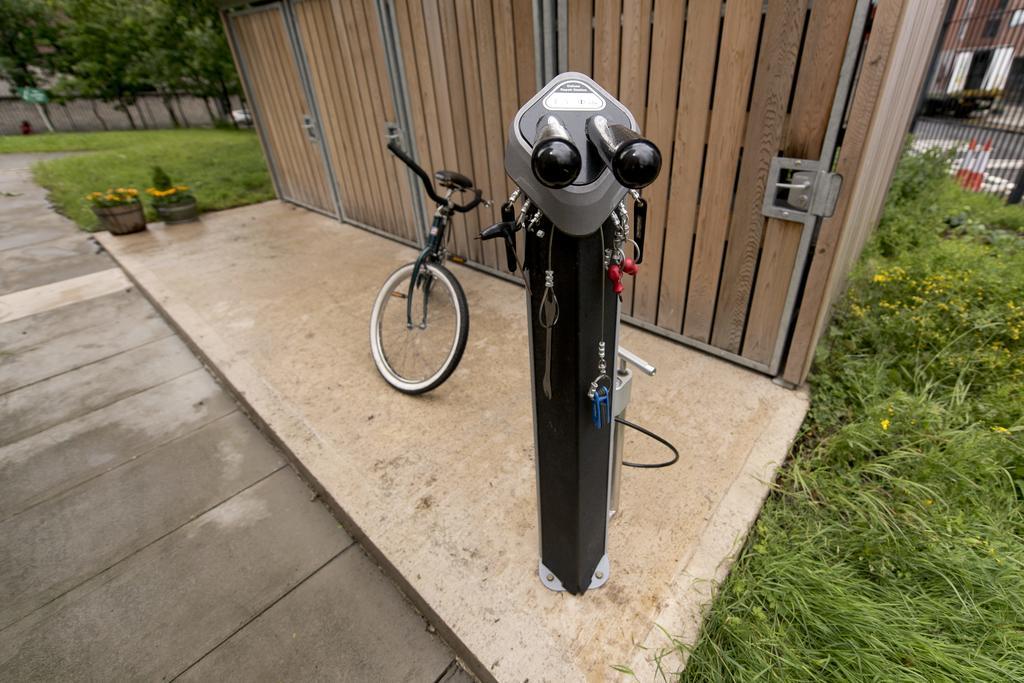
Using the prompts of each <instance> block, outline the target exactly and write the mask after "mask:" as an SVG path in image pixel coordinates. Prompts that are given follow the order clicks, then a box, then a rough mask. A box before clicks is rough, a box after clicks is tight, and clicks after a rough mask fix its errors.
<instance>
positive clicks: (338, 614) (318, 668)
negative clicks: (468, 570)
mask: <svg viewBox="0 0 1024 683" xmlns="http://www.w3.org/2000/svg"><path fill="white" fill-rule="evenodd" d="M439 645H440V643H439V642H438V638H437V636H436V635H433V634H431V633H430V632H428V630H427V623H426V622H425V621H424V620H423V618H422V617H420V616H419V615H417V614H416V613H414V612H412V611H411V610H410V609H409V605H408V603H406V602H405V600H403V599H402V597H401V596H400V595H399V594H398V592H397V591H395V587H394V586H393V585H392V584H391V582H390V581H389V580H388V579H387V578H385V577H384V575H383V574H382V573H381V571H380V569H378V567H377V566H376V565H375V564H374V563H373V562H372V561H370V560H369V558H367V557H366V554H365V553H364V552H363V551H362V550H361V549H360V548H358V547H352V548H350V549H348V550H346V551H345V552H344V553H342V554H341V555H340V556H339V557H336V558H334V559H333V560H331V562H330V563H328V564H327V566H325V567H324V568H323V569H321V570H319V571H318V572H317V573H316V574H314V575H313V576H311V577H310V578H308V579H307V580H306V581H305V582H303V584H302V585H300V586H299V587H297V588H296V589H295V590H294V591H292V592H291V593H289V594H288V595H286V596H285V597H284V598H282V599H281V601H280V602H278V603H276V604H275V605H274V606H273V607H271V608H270V609H268V610H267V611H266V612H264V613H263V614H261V615H260V616H259V617H257V618H256V619H255V620H254V621H253V622H252V623H251V624H249V625H248V626H247V627H246V628H245V629H244V630H242V631H240V632H239V633H237V634H235V635H234V636H232V637H231V638H230V639H228V640H227V641H226V642H225V643H224V644H223V645H221V646H220V647H218V648H217V649H216V650H214V651H213V652H212V653H210V655H209V656H208V657H205V658H204V659H202V660H201V661H199V662H198V663H197V664H196V665H195V666H194V667H193V668H191V669H189V670H188V671H187V672H186V673H185V675H184V676H182V678H181V680H183V681H240V682H241V681H255V680H276V681H284V680H295V681H353V682H361V681H427V682H430V683H433V682H434V681H437V680H438V679H439V678H441V677H442V675H443V674H445V673H446V670H447V668H448V666H449V664H450V663H451V655H450V654H449V653H448V651H447V649H446V648H442V647H438V646H439Z"/></svg>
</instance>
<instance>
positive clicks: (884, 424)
mask: <svg viewBox="0 0 1024 683" xmlns="http://www.w3.org/2000/svg"><path fill="white" fill-rule="evenodd" d="M880 424H881V425H882V431H886V432H887V431H889V424H890V423H889V418H885V419H884V420H882V422H881V423H880Z"/></svg>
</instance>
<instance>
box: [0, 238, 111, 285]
mask: <svg viewBox="0 0 1024 683" xmlns="http://www.w3.org/2000/svg"><path fill="white" fill-rule="evenodd" d="M108 268H110V259H109V258H108V257H107V255H106V254H102V253H97V249H96V246H95V245H94V244H93V243H92V242H90V241H89V240H88V237H87V236H86V235H85V234H84V233H81V232H75V233H71V234H69V235H66V236H65V237H59V238H57V239H55V240H48V241H46V242H37V243H35V244H31V245H28V246H25V247H21V248H18V249H7V250H4V251H0V295H3V294H8V293H10V292H16V291H18V290H22V289H29V288H31V287H38V286H40V285H46V284H50V283H52V282H58V281H60V280H67V279H70V278H74V277H78V276H80V275H88V274H89V273H95V272H96V271H99V270H106V269H108Z"/></svg>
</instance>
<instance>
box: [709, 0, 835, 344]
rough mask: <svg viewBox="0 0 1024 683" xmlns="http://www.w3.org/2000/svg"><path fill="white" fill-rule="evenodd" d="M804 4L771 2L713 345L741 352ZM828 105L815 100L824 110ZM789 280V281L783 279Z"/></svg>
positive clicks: (788, 0)
mask: <svg viewBox="0 0 1024 683" xmlns="http://www.w3.org/2000/svg"><path fill="white" fill-rule="evenodd" d="M806 13H807V0H769V1H768V11H767V14H766V16H765V24H764V39H763V40H762V44H761V52H760V55H759V56H758V60H757V61H758V64H757V75H756V76H755V78H754V94H753V98H752V99H751V104H750V113H749V115H748V123H747V132H746V135H745V137H744V141H743V160H742V162H741V164H740V180H739V185H738V186H737V188H736V197H735V199H734V202H733V210H732V220H731V221H730V224H729V233H728V235H729V236H728V245H727V247H726V252H725V267H724V268H723V269H722V278H721V283H720V286H719V295H718V303H717V311H716V313H715V323H714V330H713V333H712V336H711V343H712V344H713V345H715V346H717V347H719V348H722V349H725V350H726V351H730V352H732V353H739V350H740V342H741V340H742V338H743V330H744V327H745V325H744V323H745V322H746V318H747V302H748V301H749V299H750V288H751V285H752V283H753V280H754V271H755V269H756V268H757V257H758V252H759V251H760V247H761V238H762V236H763V230H764V214H762V213H761V208H762V206H763V203H764V189H765V185H766V184H767V182H768V167H769V166H770V165H771V162H772V159H773V158H774V157H775V156H776V155H777V154H778V153H779V150H780V148H781V147H782V133H783V123H784V122H785V120H786V110H787V108H788V105H789V93H790V90H791V89H792V85H793V75H794V70H795V69H796V58H797V53H798V52H799V50H800V38H801V36H802V35H803V25H804V16H805V15H806ZM825 101H826V100H824V99H823V100H819V103H820V104H821V105H822V107H821V108H825V107H824V106H823V104H824V102H825ZM787 279H788V278H787Z"/></svg>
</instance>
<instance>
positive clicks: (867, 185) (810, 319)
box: [783, 0, 944, 383]
mask: <svg viewBox="0 0 1024 683" xmlns="http://www.w3.org/2000/svg"><path fill="white" fill-rule="evenodd" d="M943 14H944V7H943V6H942V5H941V4H939V3H907V2H903V1H902V0H879V3H878V6H877V11H876V14H875V20H874V23H873V25H872V29H871V37H870V39H869V41H868V46H867V49H866V52H865V58H864V67H863V70H862V72H861V75H860V78H859V80H858V84H857V88H856V90H855V92H854V98H853V104H852V106H851V110H850V115H849V119H848V125H847V130H846V135H845V137H844V142H843V147H842V148H841V150H840V155H839V162H838V165H837V171H838V172H839V173H841V174H843V177H844V178H845V183H852V188H851V187H850V185H847V187H846V190H845V191H844V192H843V193H841V194H840V199H839V206H837V208H836V213H835V214H834V215H833V217H832V218H829V219H825V220H823V221H822V224H821V230H820V233H819V237H818V243H817V247H816V249H815V254H814V258H813V260H812V261H811V268H810V272H809V274H808V278H807V287H806V290H805V293H804V301H803V303H802V304H801V307H800V314H799V316H798V317H797V320H796V324H795V328H794V333H793V339H792V342H791V345H790V349H791V350H790V354H789V356H788V357H787V360H786V367H785V371H784V373H783V378H784V379H786V380H787V381H790V382H793V383H799V382H801V381H803V379H804V377H805V376H806V373H807V371H808V369H809V368H810V364H811V360H812V359H813V351H814V344H815V343H816V342H817V340H818V338H819V337H820V336H821V334H822V332H823V331H824V329H825V326H826V325H827V322H828V316H829V312H830V307H831V303H832V302H833V301H834V300H835V297H837V296H838V295H839V294H840V293H841V292H842V290H843V288H844V284H845V278H846V275H847V273H848V272H849V269H850V267H851V266H852V264H853V262H854V260H855V259H856V256H857V254H858V252H859V251H860V248H861V246H862V245H863V243H864V240H865V239H866V238H867V236H868V234H869V233H870V231H871V229H872V228H873V227H874V225H875V224H876V222H877V221H878V217H879V215H880V213H881V210H882V205H883V203H884V201H885V192H886V189H887V187H888V184H889V181H890V180H891V178H892V172H893V169H894V168H895V166H896V163H897V161H898V160H899V152H900V149H901V144H900V143H901V142H902V139H903V136H904V135H905V134H906V131H907V129H908V127H909V125H910V119H911V116H912V115H913V110H914V105H915V104H916V94H917V86H918V85H919V84H920V83H921V81H922V79H923V78H924V75H925V72H926V70H927V68H928V61H929V59H930V55H931V48H932V46H934V44H935V41H936V38H937V36H938V32H939V27H940V26H941V24H942V19H943ZM876 41H877V44H875V45H872V43H875V42H876ZM851 207H857V210H856V211H851Z"/></svg>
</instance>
